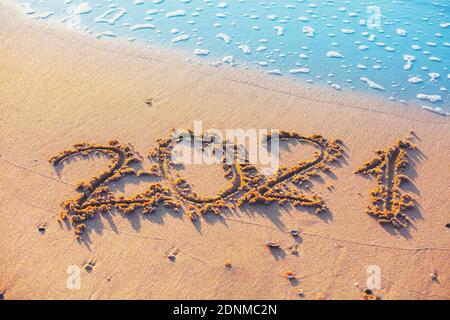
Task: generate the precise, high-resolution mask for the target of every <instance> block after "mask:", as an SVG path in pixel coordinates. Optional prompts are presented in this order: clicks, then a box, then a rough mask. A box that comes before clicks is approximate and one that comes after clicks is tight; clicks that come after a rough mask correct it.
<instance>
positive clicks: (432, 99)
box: [416, 93, 442, 103]
mask: <svg viewBox="0 0 450 320" xmlns="http://www.w3.org/2000/svg"><path fill="white" fill-rule="evenodd" d="M416 98H417V99H419V100H428V101H430V102H433V103H434V102H438V101H441V100H442V97H441V96H440V95H437V94H434V95H433V94H423V93H419V94H417V96H416Z"/></svg>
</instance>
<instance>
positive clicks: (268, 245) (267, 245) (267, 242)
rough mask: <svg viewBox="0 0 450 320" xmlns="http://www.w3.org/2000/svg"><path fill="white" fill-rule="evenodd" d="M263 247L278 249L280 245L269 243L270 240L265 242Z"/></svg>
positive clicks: (273, 242)
mask: <svg viewBox="0 0 450 320" xmlns="http://www.w3.org/2000/svg"><path fill="white" fill-rule="evenodd" d="M265 245H266V247H269V248H279V247H280V244H279V243H278V242H275V241H271V240H269V241H266V242H265Z"/></svg>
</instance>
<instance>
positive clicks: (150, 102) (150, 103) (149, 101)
mask: <svg viewBox="0 0 450 320" xmlns="http://www.w3.org/2000/svg"><path fill="white" fill-rule="evenodd" d="M145 103H146V104H148V105H149V106H150V107H151V106H153V98H148V99H147V100H145Z"/></svg>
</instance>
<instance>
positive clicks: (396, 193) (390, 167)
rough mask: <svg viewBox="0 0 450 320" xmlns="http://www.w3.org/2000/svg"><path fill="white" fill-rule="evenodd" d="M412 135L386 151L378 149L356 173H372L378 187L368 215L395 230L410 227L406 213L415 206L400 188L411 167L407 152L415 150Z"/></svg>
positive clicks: (406, 178) (411, 199)
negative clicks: (405, 172)
mask: <svg viewBox="0 0 450 320" xmlns="http://www.w3.org/2000/svg"><path fill="white" fill-rule="evenodd" d="M412 140H413V139H412V136H410V137H407V138H405V139H401V140H398V141H397V142H396V144H395V145H394V146H391V147H388V148H387V149H386V150H384V151H382V150H378V151H376V152H375V153H376V154H377V156H376V157H374V158H373V159H371V160H368V161H366V162H364V163H363V164H362V165H361V167H359V168H358V169H357V170H356V171H355V173H356V174H370V175H372V176H374V177H375V178H376V183H377V184H376V186H375V187H374V188H373V189H372V190H371V191H370V202H371V204H370V205H369V206H368V207H367V213H368V214H369V215H372V216H375V217H376V218H377V219H378V222H379V223H380V224H389V223H390V224H392V225H393V226H394V227H395V228H400V227H407V226H408V223H409V219H408V217H407V216H406V214H405V213H404V211H406V210H407V209H410V208H413V207H414V206H415V201H414V199H413V198H412V197H411V196H410V195H409V194H406V193H402V192H401V190H400V186H401V184H402V183H403V182H406V181H409V178H408V177H407V176H406V175H404V174H403V172H404V170H405V168H406V167H407V165H408V154H407V153H408V150H410V149H416V146H415V145H414V144H413V143H412Z"/></svg>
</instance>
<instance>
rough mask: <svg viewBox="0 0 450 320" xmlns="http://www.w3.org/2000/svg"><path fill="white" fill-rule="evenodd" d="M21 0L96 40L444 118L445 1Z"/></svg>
mask: <svg viewBox="0 0 450 320" xmlns="http://www.w3.org/2000/svg"><path fill="white" fill-rule="evenodd" d="M18 2H19V3H20V4H22V6H23V7H24V11H25V12H26V14H27V15H29V16H30V17H31V18H34V19H44V20H49V21H50V20H57V21H61V22H63V23H64V24H65V25H66V26H67V27H69V28H76V29H81V30H84V31H85V32H89V33H91V34H92V35H93V36H95V37H98V38H104V37H124V38H127V39H129V40H130V41H145V42H147V43H149V44H152V43H156V44H158V45H163V46H166V47H173V48H180V49H186V50H188V51H190V52H192V55H193V56H194V55H195V56H197V57H203V58H204V59H205V60H206V61H208V62H210V63H214V64H219V65H220V64H232V65H236V66H240V67H246V68H255V69H257V70H260V71H261V72H266V73H270V74H273V75H274V76H284V77H290V78H293V79H299V80H301V81H308V82H313V83H320V84H328V85H330V86H331V87H333V88H334V89H336V90H341V91H344V92H345V91H348V90H360V91H361V90H362V91H370V92H374V93H377V94H380V95H383V96H384V97H386V98H387V99H391V100H396V101H401V102H405V103H414V104H420V105H425V106H429V107H431V108H436V107H440V108H442V109H444V110H445V111H447V112H450V103H449V101H450V92H449V91H447V88H448V87H449V83H450V70H449V66H450V64H449V60H450V2H449V1H445V0H439V1H434V2H433V1H427V0H411V1H387V0H379V1H376V2H361V1H337V0H328V1H326V0H323V1H301V0H297V1H294V0H290V1H250V0H245V1H244V0H229V1H211V0H170V1H169V0H153V1H149V0H147V1H140V0H136V1H132V0H127V1H125V0H122V1H104V0H101V1H95V2H94V1H75V0H73V1H71V0H66V1H63V0H59V1H56V0H47V1H45V0H41V1H18ZM449 89H450V88H449Z"/></svg>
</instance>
